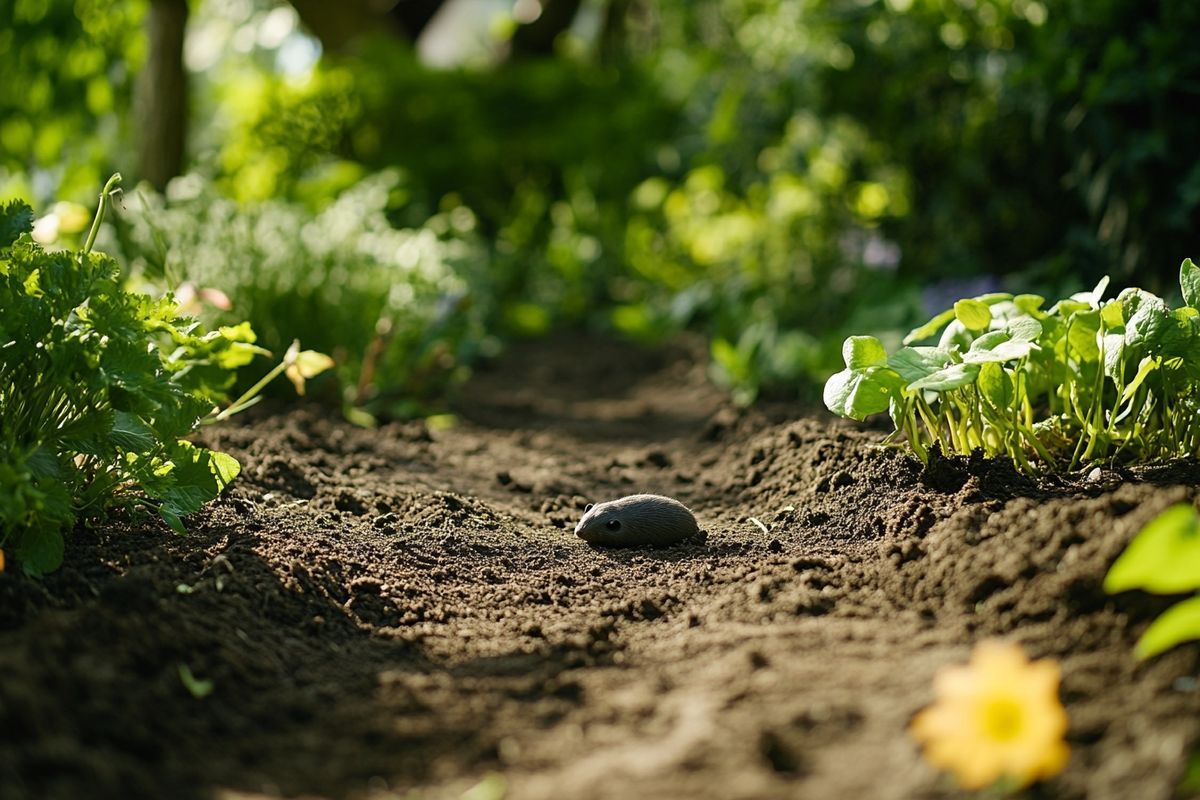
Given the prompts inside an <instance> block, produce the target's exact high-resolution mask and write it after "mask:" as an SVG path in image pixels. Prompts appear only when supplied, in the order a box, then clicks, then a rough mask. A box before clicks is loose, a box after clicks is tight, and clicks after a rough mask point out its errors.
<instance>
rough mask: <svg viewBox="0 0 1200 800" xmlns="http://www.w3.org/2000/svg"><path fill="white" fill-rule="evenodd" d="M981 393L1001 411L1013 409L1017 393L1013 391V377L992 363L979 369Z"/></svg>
mask: <svg viewBox="0 0 1200 800" xmlns="http://www.w3.org/2000/svg"><path fill="white" fill-rule="evenodd" d="M978 383H979V391H980V392H981V393H982V394H983V396H984V397H985V398H987V400H988V402H990V403H991V404H992V405H993V406H995V407H996V408H998V409H1001V410H1007V409H1010V408H1012V405H1013V401H1014V399H1015V397H1016V392H1015V391H1014V390H1013V379H1012V375H1010V374H1009V372H1008V371H1007V370H1005V369H1004V367H1002V366H1000V365H999V364H997V363H995V362H992V363H988V364H983V365H982V366H980V368H979V380H978Z"/></svg>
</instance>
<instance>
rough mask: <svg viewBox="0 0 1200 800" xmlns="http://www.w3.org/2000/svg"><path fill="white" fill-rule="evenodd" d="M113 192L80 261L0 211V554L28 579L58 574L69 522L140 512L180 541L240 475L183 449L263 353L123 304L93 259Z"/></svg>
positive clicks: (230, 462) (132, 299) (156, 309)
mask: <svg viewBox="0 0 1200 800" xmlns="http://www.w3.org/2000/svg"><path fill="white" fill-rule="evenodd" d="M118 181H119V177H114V178H113V179H112V180H110V181H109V183H108V185H107V186H105V191H104V193H103V194H102V195H101V202H100V209H99V211H98V212H97V217H96V220H95V222H94V223H93V226H92V232H91V234H90V235H89V237H88V240H87V242H86V244H85V245H84V247H83V248H82V249H81V250H80V251H79V252H68V251H59V252H47V251H46V250H44V249H42V247H41V246H39V245H38V244H37V243H35V242H34V241H33V240H32V239H31V238H30V236H29V231H30V230H31V228H32V222H33V215H32V212H31V211H30V209H29V207H28V206H27V205H25V204H24V203H21V202H13V203H10V204H8V205H6V206H4V207H3V208H2V209H0V308H3V309H4V313H3V315H0V546H3V547H5V548H11V551H12V552H13V553H14V554H15V556H16V557H17V559H19V560H20V561H21V563H22V565H23V567H24V568H25V570H26V571H27V572H29V573H32V574H40V573H44V572H47V571H51V570H54V569H56V568H57V567H58V565H59V564H60V563H61V561H62V557H63V545H64V540H63V535H64V533H65V532H66V531H67V530H68V529H70V528H71V527H72V526H73V525H74V523H75V522H76V521H79V520H89V519H94V518H96V517H97V516H98V515H100V514H102V513H103V512H105V511H106V510H108V509H111V508H113V507H128V508H138V507H141V508H149V509H152V510H154V511H156V512H157V513H158V514H159V515H161V517H162V518H163V519H164V520H165V521H166V522H167V523H168V524H169V525H170V526H171V527H172V528H174V529H175V530H176V531H178V532H180V533H182V532H183V523H182V521H181V518H182V517H184V516H186V515H188V514H191V513H193V512H195V511H197V510H198V509H199V508H200V507H201V506H203V505H204V504H205V503H206V502H208V501H209V500H211V499H213V498H214V497H216V496H217V495H218V494H219V493H220V492H221V491H222V490H223V489H224V488H225V486H226V485H227V484H228V483H229V482H230V481H231V480H233V478H235V477H236V476H237V474H238V472H239V469H240V467H239V465H238V462H237V461H236V460H234V459H233V458H232V457H230V456H228V455H225V454H223V453H217V452H213V451H210V450H206V449H205V448H202V447H198V446H196V445H194V444H191V443H190V442H188V441H186V440H185V439H184V437H185V436H187V435H188V434H190V433H192V432H193V431H195V430H196V428H197V426H198V425H199V424H200V423H201V422H202V421H203V420H206V419H210V418H215V417H216V416H217V405H218V404H220V403H222V402H223V401H225V399H226V393H227V391H228V390H229V389H230V387H231V386H232V384H233V381H234V370H236V369H237V368H239V367H242V366H245V365H246V364H248V363H249V362H250V361H251V360H252V359H253V358H254V357H255V356H256V355H258V354H263V353H265V352H266V351H264V350H263V349H262V348H261V347H258V346H256V345H255V344H254V333H253V331H252V330H251V329H250V326H248V325H246V324H240V325H234V326H229V327H222V328H220V329H217V330H213V331H207V332H206V331H205V330H204V329H202V328H200V327H199V326H198V325H197V324H196V323H195V321H194V320H192V319H190V318H187V317H183V316H180V315H179V313H178V307H177V305H176V303H175V300H174V298H172V297H171V296H170V295H167V296H163V297H160V298H157V299H155V298H152V297H150V296H148V295H144V294H138V293H136V292H131V291H129V290H127V289H126V288H124V285H123V282H122V277H121V274H120V269H119V267H118V265H117V262H116V261H114V260H113V259H112V258H110V257H108V256H106V255H103V254H100V253H95V252H92V244H93V242H94V241H95V236H96V231H97V229H98V227H99V223H100V221H101V219H102V218H103V216H104V213H105V209H106V207H107V205H108V202H109V193H110V190H111V189H112V188H113V187H114V186H115V185H116V184H117V182H118ZM289 355H290V358H291V360H292V361H295V360H296V359H297V358H298V356H299V354H298V353H293V354H289ZM283 366H284V367H285V368H286V366H291V364H285V365H283ZM309 372H310V374H311V372H312V370H309ZM250 399H251V398H249V397H243V398H241V400H240V401H239V403H238V405H239V406H240V407H244V406H245V405H246V404H248V403H249V401H250ZM225 415H227V414H225Z"/></svg>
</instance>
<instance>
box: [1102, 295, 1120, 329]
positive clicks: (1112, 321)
mask: <svg viewBox="0 0 1200 800" xmlns="http://www.w3.org/2000/svg"><path fill="white" fill-rule="evenodd" d="M1100 319H1101V320H1102V321H1103V322H1104V327H1106V328H1124V327H1125V308H1124V306H1122V305H1121V303H1119V302H1118V301H1116V300H1112V301H1110V302H1108V303H1105V304H1104V305H1102V306H1100Z"/></svg>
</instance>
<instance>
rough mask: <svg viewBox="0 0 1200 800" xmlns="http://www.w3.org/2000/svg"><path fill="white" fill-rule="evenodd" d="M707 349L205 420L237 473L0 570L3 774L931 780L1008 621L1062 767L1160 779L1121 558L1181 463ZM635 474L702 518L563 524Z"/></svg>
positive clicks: (822, 788)
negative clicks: (968, 446)
mask: <svg viewBox="0 0 1200 800" xmlns="http://www.w3.org/2000/svg"><path fill="white" fill-rule="evenodd" d="M703 362H704V359H703V357H702V354H699V355H698V354H697V352H696V348H695V347H693V346H692V345H690V344H688V343H684V344H682V345H679V346H677V347H673V348H667V349H664V350H659V351H645V350H641V349H638V348H633V347H630V346H624V345H617V344H613V343H611V342H606V341H597V340H594V339H589V338H566V339H562V340H559V341H558V342H554V343H541V344H530V345H526V346H523V347H521V348H518V349H517V350H516V351H515V352H513V353H511V354H510V355H509V357H508V358H507V360H505V361H503V362H501V363H500V364H498V365H496V366H495V368H494V369H492V370H489V371H485V372H482V373H481V374H479V375H478V376H476V378H475V379H474V381H473V383H472V384H471V385H470V386H469V387H468V389H467V390H466V391H465V392H464V393H463V399H462V400H461V402H460V403H459V407H458V409H457V413H458V416H459V423H458V424H457V425H456V426H454V427H452V428H450V429H448V430H436V431H431V430H429V429H428V427H427V426H425V425H424V424H423V423H419V422H418V423H405V424H393V425H387V426H384V427H382V428H380V429H378V430H374V431H366V430H361V429H357V428H354V427H351V426H349V425H347V424H345V423H343V422H340V421H339V420H337V419H336V417H334V416H332V415H330V414H329V413H327V412H325V411H322V410H320V409H317V408H302V409H299V410H294V411H290V412H288V413H285V414H281V415H278V416H267V415H265V414H260V415H258V416H257V417H251V418H249V419H248V420H247V421H244V422H242V423H240V424H238V425H234V426H228V427H223V428H218V429H214V430H210V431H209V432H207V434H206V437H207V444H209V445H211V446H214V447H218V448H221V449H224V450H226V451H228V452H231V453H233V454H234V455H236V456H237V457H238V458H239V459H240V460H241V461H242V463H243V465H244V471H243V475H242V477H241V478H240V479H239V480H238V482H237V483H236V484H235V486H234V487H233V488H232V489H231V490H230V491H229V492H228V493H227V495H226V496H224V497H222V498H221V499H220V500H219V501H218V502H216V503H215V504H213V505H212V506H211V507H210V508H209V509H207V510H206V511H204V512H202V513H201V514H200V515H197V517H196V518H193V519H192V520H191V521H190V524H189V527H190V529H191V533H190V534H189V536H187V537H184V538H180V537H176V536H174V535H173V534H171V533H170V532H169V531H167V530H166V529H165V528H164V527H163V526H161V525H159V524H157V523H155V522H153V521H147V520H135V519H123V518H116V519H112V520H109V521H107V522H106V523H105V524H104V525H102V526H99V527H98V528H96V529H95V530H90V531H86V530H81V531H77V532H76V534H75V535H74V536H73V537H72V540H71V544H70V547H69V549H68V554H67V563H66V564H65V566H64V568H63V569H62V570H61V571H60V572H59V573H57V574H55V575H52V576H50V577H48V578H46V579H45V580H43V581H40V582H37V581H31V580H29V579H26V578H24V577H22V576H21V575H19V574H17V573H16V572H14V571H12V570H10V571H9V572H7V573H4V574H0V786H2V787H3V790H2V791H0V794H2V795H3V796H4V797H5V798H8V797H13V798H26V797H28V798H59V797H61V798H77V797H97V798H106V797H114V798H116V797H121V798H124V797H178V798H185V800H186V798H213V797H227V798H233V797H245V796H247V795H253V796H302V795H303V796H307V797H313V796H316V797H329V798H372V799H376V798H377V799H379V800H382V798H391V797H395V796H397V795H400V796H403V795H404V794H405V793H406V792H409V791H413V792H415V793H416V796H420V797H430V798H439V797H458V796H460V795H461V794H462V793H463V791H464V790H466V789H468V788H469V787H471V786H472V785H474V784H476V783H477V782H479V781H480V780H481V779H482V778H484V777H485V776H486V775H488V774H490V773H500V774H502V775H503V776H504V778H505V780H506V781H507V786H508V796H509V797H511V798H552V797H553V798H559V797H563V796H570V797H580V798H610V797H611V798H624V797H630V796H648V797H688V798H764V797H794V796H815V797H855V796H861V797H873V798H908V797H925V798H937V797H949V796H954V794H955V793H954V791H953V789H952V787H951V786H950V784H948V783H947V782H945V781H944V780H942V779H940V778H939V776H937V775H936V774H934V773H933V772H932V771H931V770H930V769H929V768H928V767H926V766H924V764H923V763H922V762H921V760H920V757H919V753H918V751H917V749H916V746H915V745H914V744H913V742H912V741H911V740H910V739H909V738H908V737H907V735H906V734H905V728H906V726H907V724H908V722H909V720H910V719H911V717H912V715H913V714H914V713H915V712H916V711H917V710H918V709H919V708H921V707H922V706H923V705H925V704H926V703H927V702H929V700H930V699H931V680H932V676H933V674H934V672H935V671H936V670H937V668H938V667H939V666H941V665H944V664H947V663H953V662H961V661H963V660H965V658H966V657H967V655H968V653H969V651H970V647H971V646H972V644H973V643H975V642H977V641H978V640H980V639H982V638H986V637H992V636H999V637H1003V638H1007V639H1011V640H1015V641H1018V642H1020V643H1022V644H1023V645H1024V646H1025V647H1026V649H1027V650H1028V651H1029V652H1030V653H1031V654H1032V655H1034V656H1036V657H1054V658H1057V659H1059V660H1060V662H1061V664H1062V669H1063V686H1062V696H1063V700H1064V702H1065V704H1066V708H1067V711H1068V714H1069V715H1070V720H1071V724H1070V732H1069V741H1070V744H1071V746H1072V749H1073V754H1072V758H1071V761H1070V763H1069V765H1068V768H1067V770H1066V771H1065V772H1064V773H1063V774H1062V775H1061V776H1059V777H1057V778H1055V779H1053V780H1052V781H1050V782H1049V783H1048V784H1047V785H1046V786H1045V787H1044V788H1043V789H1042V790H1040V794H1041V795H1042V796H1054V797H1065V798H1083V797H1088V798H1122V797H1131V796H1137V797H1144V798H1163V799H1164V800H1165V799H1166V798H1171V797H1173V796H1175V790H1176V787H1177V786H1178V785H1179V782H1180V780H1181V778H1182V776H1183V774H1184V771H1185V769H1186V766H1187V762H1188V756H1189V753H1191V752H1192V749H1193V748H1194V747H1195V745H1196V741H1197V736H1198V734H1200V721H1198V720H1200V714H1198V713H1197V712H1200V692H1198V691H1197V681H1196V675H1197V667H1198V664H1197V659H1196V655H1197V650H1196V647H1195V646H1185V647H1181V648H1178V649H1177V650H1175V651H1173V652H1171V653H1168V654H1166V655H1164V656H1162V657H1160V658H1157V659H1154V660H1152V661H1150V662H1148V663H1145V664H1139V663H1138V662H1136V661H1134V659H1133V657H1132V655H1131V650H1132V646H1133V643H1134V642H1135V641H1136V639H1137V636H1138V635H1139V633H1140V632H1141V631H1142V630H1143V629H1144V628H1145V626H1146V624H1147V623H1148V622H1149V621H1150V620H1151V619H1152V618H1153V617H1154V616H1155V615H1156V614H1157V613H1159V612H1161V610H1162V609H1163V608H1165V607H1166V605H1167V603H1168V601H1167V600H1164V599H1162V598H1151V597H1148V596H1145V595H1140V594H1136V593H1133V594H1129V595H1122V596H1118V597H1109V596H1107V595H1105V594H1104V593H1103V591H1102V589H1101V582H1102V579H1103V575H1104V573H1105V571H1106V569H1107V567H1108V566H1109V564H1111V562H1112V560H1113V559H1114V558H1115V557H1116V555H1117V554H1118V553H1119V552H1120V551H1121V549H1122V548H1123V547H1124V546H1125V544H1126V543H1127V542H1128V540H1129V538H1130V537H1131V536H1132V535H1133V533H1134V532H1135V531H1136V530H1137V529H1138V528H1139V527H1140V526H1141V525H1142V524H1144V523H1145V522H1146V521H1147V520H1148V519H1150V518H1151V517H1152V516H1153V515H1154V514H1155V513H1157V512H1158V511H1160V510H1162V509H1163V508H1165V507H1166V506H1167V505H1169V504H1171V503H1173V502H1178V501H1191V502H1196V499H1197V490H1196V486H1197V485H1198V481H1200V469H1198V468H1197V465H1195V464H1186V463H1184V464H1176V465H1171V466H1169V467H1163V468H1156V469H1148V470H1142V471H1141V472H1138V473H1136V474H1135V473H1119V472H1113V471H1109V470H1102V471H1101V472H1100V473H1098V474H1091V475H1068V476H1051V477H1048V478H1046V479H1043V480H1036V481H1035V480H1031V479H1029V478H1026V477H1024V476H1021V475H1019V474H1017V473H1015V472H1014V471H1013V470H1011V469H1010V468H1007V467H1005V466H1004V465H1002V464H998V463H996V462H988V461H986V460H982V459H977V458H976V459H962V458H945V459H943V458H939V459H936V460H935V461H934V463H933V464H932V465H931V467H930V468H927V469H925V468H922V467H921V466H920V465H919V464H918V463H916V462H915V461H913V460H912V459H910V458H908V457H906V456H905V455H903V454H902V453H900V452H899V451H897V450H894V449H888V448H884V447H881V446H880V445H881V442H882V439H883V433H882V432H881V431H880V430H876V429H871V428H869V427H868V428H862V427H860V426H855V425H852V424H849V423H846V422H842V421H836V420H832V419H831V418H830V417H829V415H827V414H825V413H824V412H820V411H811V410H806V409H803V408H797V407H791V408H789V407H785V406H774V407H770V408H767V407H760V408H757V409H751V410H749V411H739V410H736V409H734V408H732V407H730V406H728V405H727V404H726V401H725V399H724V396H723V394H722V392H720V391H719V390H718V389H716V388H715V387H713V386H711V385H710V384H709V383H708V382H707V379H706V377H705V371H704V366H703ZM643 491H645V492H656V493H661V494H668V495H672V496H675V497H678V498H679V499H680V500H681V501H683V502H685V503H687V504H688V505H690V506H691V507H692V508H693V509H694V510H695V511H696V513H697V518H698V519H699V521H700V524H701V527H702V528H703V529H704V531H705V534H706V535H705V536H703V537H699V538H697V539H696V540H695V541H690V542H686V543H683V544H680V545H677V546H674V547H670V548H665V549H649V548H634V549H629V550H602V549H594V548H592V547H590V546H588V545H587V544H585V543H584V542H582V541H580V540H578V539H576V538H575V537H574V536H573V535H572V533H571V529H572V527H573V525H574V522H575V520H577V519H578V517H579V515H580V514H581V513H582V510H583V508H584V506H585V505H586V504H587V503H588V502H595V501H599V500H606V499H612V498H614V497H617V496H620V495H623V494H630V493H634V492H643Z"/></svg>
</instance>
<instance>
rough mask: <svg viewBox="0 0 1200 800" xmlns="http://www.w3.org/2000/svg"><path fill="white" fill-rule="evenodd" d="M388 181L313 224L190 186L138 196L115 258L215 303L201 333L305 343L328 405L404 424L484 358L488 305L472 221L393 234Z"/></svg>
mask: <svg viewBox="0 0 1200 800" xmlns="http://www.w3.org/2000/svg"><path fill="white" fill-rule="evenodd" d="M398 181H399V178H398V176H397V175H396V173H395V172H390V171H389V172H382V173H378V174H375V175H372V176H369V177H367V178H364V179H363V180H361V181H359V182H358V183H357V184H355V186H354V187H353V188H351V189H348V190H346V191H345V192H343V193H341V194H339V195H338V196H337V197H336V198H331V199H330V202H328V203H327V204H326V205H325V206H324V207H323V208H321V209H319V210H318V211H316V212H314V211H313V210H312V209H310V208H307V207H305V206H304V205H302V204H300V203H297V202H294V201H285V200H270V201H263V202H252V203H246V204H244V205H243V204H239V203H237V202H234V201H232V200H229V199H226V198H223V197H221V196H219V195H218V194H217V193H216V192H215V190H214V188H213V186H212V185H211V184H210V183H208V182H206V181H204V180H202V179H200V178H198V177H196V176H189V177H187V178H184V179H180V180H179V181H177V182H176V184H175V185H174V186H173V194H174V196H173V197H172V198H170V199H164V198H161V197H158V196H153V195H149V196H145V200H146V207H145V210H144V211H143V213H140V214H132V215H128V217H127V218H126V219H125V223H126V224H127V225H128V228H127V229H126V230H124V232H123V240H122V247H123V249H124V251H125V253H126V254H127V255H128V257H129V260H130V263H131V264H132V266H133V267H134V269H135V270H137V271H138V273H139V276H140V277H141V278H142V279H143V280H147V281H150V282H153V283H156V284H160V285H165V286H168V287H178V286H181V285H184V284H190V285H191V286H196V287H206V288H208V287H211V288H214V289H219V290H220V291H221V292H222V293H223V294H224V295H225V296H227V299H228V303H222V304H221V305H223V306H225V307H224V308H220V307H217V306H213V305H209V306H207V307H201V308H199V309H198V313H199V314H201V316H202V319H203V320H204V321H205V322H208V323H210V324H213V325H218V326H220V325H231V324H234V323H236V322H237V321H239V320H247V321H248V322H249V323H250V325H251V326H252V327H253V329H254V331H255V332H256V333H257V335H258V336H259V344H261V345H262V346H264V347H266V348H268V349H270V350H273V351H280V350H283V349H284V348H286V347H287V346H288V343H289V342H291V340H292V338H293V336H294V335H295V332H296V331H298V330H304V331H306V333H305V341H306V343H307V344H308V345H310V346H312V347H314V348H315V349H317V350H319V351H322V352H328V353H330V354H331V355H333V356H334V357H335V358H336V361H337V366H336V368H335V369H334V370H333V372H334V376H335V378H336V379H337V381H336V382H337V383H338V384H340V385H339V386H338V387H337V389H338V390H339V393H340V395H341V397H340V399H341V400H342V401H343V402H344V403H345V405H346V407H347V409H348V410H350V411H351V412H352V413H353V414H354V415H355V416H356V417H365V415H367V414H379V415H388V416H404V415H410V414H412V413H414V412H420V411H422V410H424V408H425V405H424V404H431V403H433V402H435V401H438V400H440V399H441V398H442V396H443V394H444V393H445V391H446V390H447V389H448V388H449V387H451V386H453V385H454V384H455V383H456V382H457V381H459V380H460V379H461V378H463V377H465V374H466V369H465V365H466V364H468V363H470V361H471V360H472V359H473V358H474V357H475V355H476V353H478V352H479V350H480V349H481V348H484V347H486V346H487V341H488V337H487V335H486V334H485V331H484V326H483V321H484V318H485V316H487V315H489V314H490V313H491V311H490V310H491V308H492V305H491V303H492V298H493V297H494V293H493V292H491V291H490V288H491V287H490V285H489V283H488V281H489V274H488V270H487V269H486V267H487V266H488V263H487V260H486V256H485V254H484V252H483V250H482V248H481V246H480V244H479V241H478V238H477V237H476V236H475V235H473V233H472V229H473V228H474V225H475V218H474V216H473V215H472V214H471V213H470V212H469V211H468V210H467V209H465V208H462V207H457V208H455V209H453V210H451V211H449V212H447V213H445V214H441V215H436V216H435V217H433V218H432V219H430V220H428V221H427V222H426V223H425V224H424V225H423V226H421V227H419V228H409V229H398V228H395V227H393V225H392V222H391V220H390V219H389V216H388V212H389V210H390V208H391V204H392V200H393V193H394V192H395V191H397V188H398ZM326 388H333V387H331V386H327V387H326ZM336 401H337V400H336V399H335V403H336Z"/></svg>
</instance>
